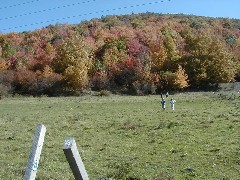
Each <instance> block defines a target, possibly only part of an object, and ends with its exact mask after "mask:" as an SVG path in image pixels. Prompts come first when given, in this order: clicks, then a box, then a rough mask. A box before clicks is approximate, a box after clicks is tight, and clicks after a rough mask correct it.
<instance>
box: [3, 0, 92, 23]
mask: <svg viewBox="0 0 240 180" xmlns="http://www.w3.org/2000/svg"><path fill="white" fill-rule="evenodd" d="M38 1H39V0H38ZM95 1H96V0H91V1H83V2H78V3H73V4H66V5H63V6H57V7H53V8H49V9H43V10H39V11H34V12H29V13H25V14H20V15H16V16H10V17H5V18H0V21H2V20H7V19H14V18H18V17H23V16H28V15H32V14H34V15H35V14H38V13H44V12H47V11H53V10H57V9H61V8H66V7H71V6H76V5H80V4H86V3H90V2H95Z"/></svg>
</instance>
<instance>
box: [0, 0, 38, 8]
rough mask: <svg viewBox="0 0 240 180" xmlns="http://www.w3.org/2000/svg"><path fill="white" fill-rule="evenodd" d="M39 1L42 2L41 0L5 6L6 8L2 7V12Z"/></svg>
mask: <svg viewBox="0 0 240 180" xmlns="http://www.w3.org/2000/svg"><path fill="white" fill-rule="evenodd" d="M37 1H40V0H34V1H27V2H23V3H18V4H13V5H10V6H4V7H0V10H2V9H8V8H13V7H17V6H21V5H26V4H31V3H34V2H37Z"/></svg>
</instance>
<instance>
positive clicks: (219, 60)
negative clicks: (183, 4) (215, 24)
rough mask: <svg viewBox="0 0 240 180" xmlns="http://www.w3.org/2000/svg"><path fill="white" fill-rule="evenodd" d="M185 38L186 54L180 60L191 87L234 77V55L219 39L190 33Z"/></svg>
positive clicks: (211, 83)
mask: <svg viewBox="0 0 240 180" xmlns="http://www.w3.org/2000/svg"><path fill="white" fill-rule="evenodd" d="M185 40H186V41H185V42H186V45H185V50H186V52H187V53H188V54H186V55H185V56H183V57H182V59H181V61H182V63H183V66H184V69H185V70H186V73H187V74H188V77H189V82H190V84H191V85H192V86H193V87H198V88H200V87H206V86H209V85H214V84H215V85H216V84H218V83H222V82H229V81H231V80H232V79H233V78H234V76H235V73H236V66H235V65H234V57H233V55H232V54H231V53H230V51H229V50H228V49H227V48H226V47H225V46H224V44H223V43H221V41H219V40H218V39H213V37H210V36H208V35H206V34H199V35H193V34H190V35H188V36H187V37H186V39H185Z"/></svg>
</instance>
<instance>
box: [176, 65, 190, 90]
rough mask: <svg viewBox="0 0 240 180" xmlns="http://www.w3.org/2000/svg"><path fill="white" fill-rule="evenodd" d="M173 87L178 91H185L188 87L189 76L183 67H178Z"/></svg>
mask: <svg viewBox="0 0 240 180" xmlns="http://www.w3.org/2000/svg"><path fill="white" fill-rule="evenodd" d="M173 85H174V87H175V88H177V89H183V88H186V87H188V75H187V74H186V73H185V70H184V69H183V68H182V66H180V65H178V69H177V71H176V72H175V73H174V80H173Z"/></svg>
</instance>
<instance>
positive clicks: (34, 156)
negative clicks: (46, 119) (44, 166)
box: [24, 124, 46, 180]
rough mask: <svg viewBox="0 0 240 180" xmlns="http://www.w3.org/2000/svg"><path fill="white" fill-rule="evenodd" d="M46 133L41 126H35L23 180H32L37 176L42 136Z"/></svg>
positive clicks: (42, 141) (44, 128)
mask: <svg viewBox="0 0 240 180" xmlns="http://www.w3.org/2000/svg"><path fill="white" fill-rule="evenodd" d="M45 133H46V127H45V126H44V125H42V124H39V125H37V128H36V131H35V134H34V139H33V144H32V149H31V152H30V156H29V159H28V164H27V168H26V171H25V175H24V180H34V179H35V177H36V174H37V169H38V166H39V160H40V155H41V151H42V147H43V143H44V136H45Z"/></svg>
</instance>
